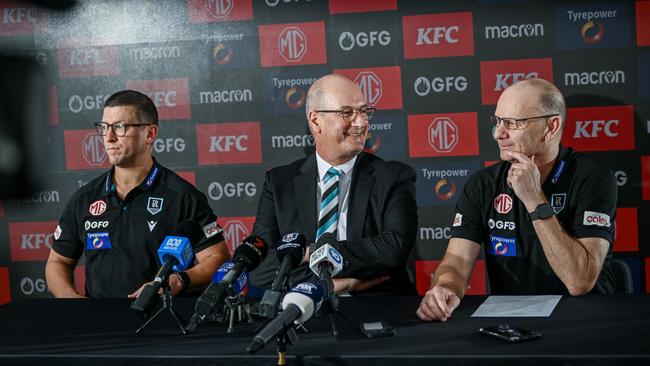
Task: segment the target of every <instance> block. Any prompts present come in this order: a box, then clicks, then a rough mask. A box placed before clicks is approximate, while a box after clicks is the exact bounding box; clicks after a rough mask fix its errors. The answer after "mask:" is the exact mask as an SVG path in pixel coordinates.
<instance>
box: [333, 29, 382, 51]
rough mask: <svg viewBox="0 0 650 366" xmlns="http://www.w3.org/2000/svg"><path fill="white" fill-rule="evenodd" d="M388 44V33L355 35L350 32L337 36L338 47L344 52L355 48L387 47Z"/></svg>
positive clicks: (373, 32)
mask: <svg viewBox="0 0 650 366" xmlns="http://www.w3.org/2000/svg"><path fill="white" fill-rule="evenodd" d="M389 44H390V33H388V31H385V30H383V31H371V32H359V33H357V34H356V35H355V34H353V33H352V32H343V33H341V35H340V36H339V47H341V49H342V50H344V51H350V50H351V49H353V48H355V47H361V48H363V47H373V46H375V45H381V46H388V45H389Z"/></svg>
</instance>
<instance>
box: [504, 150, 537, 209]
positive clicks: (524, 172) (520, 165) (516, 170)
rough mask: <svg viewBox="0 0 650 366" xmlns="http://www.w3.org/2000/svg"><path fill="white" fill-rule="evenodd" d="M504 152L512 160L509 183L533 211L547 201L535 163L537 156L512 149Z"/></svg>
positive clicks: (527, 207)
mask: <svg viewBox="0 0 650 366" xmlns="http://www.w3.org/2000/svg"><path fill="white" fill-rule="evenodd" d="M503 154H504V155H505V157H506V159H508V160H510V161H511V162H512V165H511V166H510V170H508V178H507V182H508V185H509V186H510V187H512V189H513V190H514V191H515V194H516V195H517V197H519V199H520V200H521V202H523V204H524V205H525V206H526V209H527V210H528V212H532V211H533V210H535V208H537V206H539V205H540V204H542V203H544V202H545V201H546V200H545V198H544V192H543V191H542V184H541V175H540V172H539V168H537V165H535V156H532V157H530V158H529V157H528V156H526V155H525V154H522V153H520V152H516V151H510V150H505V151H503Z"/></svg>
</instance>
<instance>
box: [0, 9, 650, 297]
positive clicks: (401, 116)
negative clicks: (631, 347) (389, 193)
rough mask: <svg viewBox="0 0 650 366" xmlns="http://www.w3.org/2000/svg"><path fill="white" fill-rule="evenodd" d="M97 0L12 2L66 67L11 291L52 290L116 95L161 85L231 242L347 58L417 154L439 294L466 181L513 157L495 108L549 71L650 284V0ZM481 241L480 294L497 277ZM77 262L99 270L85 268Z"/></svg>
mask: <svg viewBox="0 0 650 366" xmlns="http://www.w3.org/2000/svg"><path fill="white" fill-rule="evenodd" d="M80 3H81V4H80V5H79V6H78V7H76V8H74V9H73V10H72V11H69V12H66V13H55V12H48V11H44V10H42V9H39V8H34V7H33V6H32V5H25V4H23V3H20V2H15V1H5V2H1V3H0V14H1V16H2V18H1V22H0V54H3V55H12V54H21V55H29V56H31V57H34V58H35V59H36V60H37V61H38V62H39V63H40V64H42V65H43V66H44V67H45V68H46V69H47V71H48V73H49V76H50V82H49V85H50V87H49V93H50V99H49V100H50V104H49V108H50V109H49V120H48V121H47V124H45V125H44V126H43V128H44V129H46V130H47V132H48V133H49V138H48V140H47V144H48V147H49V149H50V153H49V154H48V156H47V157H43V158H44V159H48V166H49V169H48V172H47V173H48V174H47V177H48V178H47V181H46V182H44V185H43V187H42V190H41V191H39V192H37V193H35V194H34V195H33V196H31V197H29V198H27V199H19V200H6V201H4V202H0V303H6V302H9V301H11V300H12V299H17V298H23V297H47V296H50V294H49V293H48V291H47V286H46V283H45V281H44V264H45V260H46V258H47V255H48V252H49V249H50V246H51V244H52V240H53V232H54V229H55V228H56V225H57V221H58V219H59V217H60V215H61V213H62V211H63V209H64V206H65V204H66V202H67V201H68V199H69V198H70V197H71V195H72V194H73V192H74V191H75V190H77V189H78V188H79V187H82V186H83V185H85V184H87V182H88V181H89V180H90V179H92V178H93V177H95V176H97V175H98V174H100V172H102V171H103V170H104V169H106V168H108V166H109V165H108V161H107V159H106V154H105V152H104V150H103V148H102V143H101V138H100V137H98V136H97V135H96V133H95V131H94V130H93V123H94V122H96V121H98V120H99V119H100V118H101V111H102V104H103V102H104V100H105V99H106V98H107V97H108V96H109V95H110V94H112V93H113V92H115V91H118V90H121V89H125V88H132V89H136V90H139V91H142V92H144V93H146V94H148V95H150V96H151V98H152V99H153V100H154V102H155V104H156V105H157V106H158V109H159V112H160V136H159V138H158V140H156V142H155V144H154V146H153V150H154V153H155V156H156V157H157V158H158V159H159V161H160V162H162V163H163V164H164V165H166V166H168V167H170V168H172V169H173V170H175V171H177V172H179V174H181V175H182V176H183V177H184V178H185V179H187V180H188V181H190V182H191V183H192V184H194V185H195V186H196V187H197V188H198V189H199V190H201V191H202V192H204V193H205V194H206V196H207V197H208V200H209V202H210V204H211V205H212V207H213V208H214V210H215V212H216V213H217V215H218V216H219V223H220V224H221V225H222V226H223V228H224V229H225V237H226V239H227V241H228V245H229V248H230V249H231V250H232V249H233V248H234V246H235V245H236V244H237V243H238V242H239V241H240V240H241V239H242V238H244V237H245V236H247V235H248V234H249V233H250V231H251V228H252V225H253V222H254V220H255V218H254V216H255V210H256V206H257V200H258V198H259V195H260V191H261V188H262V186H261V184H262V182H263V178H264V172H265V171H266V170H267V169H269V168H271V167H273V166H276V165H279V164H285V163H288V162H290V161H293V160H295V159H298V158H300V157H302V156H304V155H305V154H309V153H310V152H311V151H313V144H314V142H313V139H312V137H311V136H310V134H309V132H308V130H307V127H306V122H305V117H304V103H305V94H306V91H307V89H308V88H309V86H310V85H311V84H312V83H313V82H314V81H315V80H316V79H317V78H319V77H320V76H322V75H324V74H326V73H330V72H336V73H340V74H343V75H346V76H347V77H349V78H351V79H352V80H354V81H355V82H356V83H358V84H359V86H360V87H361V89H362V90H363V92H364V94H365V96H366V98H367V99H368V103H369V104H370V105H373V106H375V107H376V108H377V112H376V114H375V116H374V117H373V119H372V121H371V125H370V130H371V138H370V139H369V140H368V143H367V145H366V151H368V152H370V153H373V154H377V155H379V156H381V157H383V158H385V159H395V160H400V161H404V162H406V163H409V164H411V165H412V166H413V167H414V168H415V169H416V172H417V175H418V180H417V200H418V204H419V208H418V213H419V218H420V225H419V227H418V232H417V244H416V246H415V248H414V250H413V253H412V256H411V260H410V261H409V264H408V265H409V268H410V270H411V271H412V273H413V278H414V281H415V282H416V285H417V288H418V289H419V291H420V292H421V293H422V292H424V291H426V289H427V286H428V283H429V278H430V277H429V276H430V273H431V271H433V270H434V269H435V268H436V267H437V265H438V264H439V261H440V259H441V258H442V256H443V254H444V252H445V248H446V245H447V242H448V240H449V235H450V226H451V225H452V220H453V209H454V204H455V203H456V201H457V199H458V195H459V192H461V191H462V189H463V186H464V184H465V182H467V180H468V178H469V176H470V175H471V174H472V173H474V172H476V171H477V170H479V169H481V168H483V167H484V166H487V165H489V164H491V163H493V162H494V161H495V160H497V159H498V154H497V146H496V143H495V142H494V141H493V139H492V137H491V136H492V126H490V124H489V122H488V115H489V114H490V113H493V112H494V108H495V104H496V101H497V99H498V97H499V95H500V93H501V92H502V91H503V90H504V89H505V88H506V87H508V86H509V85H511V84H512V83H514V82H516V81H518V80H522V79H525V78H531V77H540V78H545V79H548V80H551V81H553V82H554V83H556V84H557V85H558V87H559V88H560V89H561V90H562V91H563V92H564V93H565V94H566V97H567V100H568V104H569V110H568V121H567V127H566V129H565V131H564V136H563V140H562V141H563V143H564V144H566V145H568V146H573V147H574V148H576V149H578V150H580V151H585V152H587V153H588V154H591V155H593V156H595V157H596V158H598V159H599V160H600V161H601V162H602V163H603V164H604V165H605V166H607V167H608V168H610V169H612V170H613V171H614V172H615V174H616V177H617V181H618V186H619V202H618V207H619V208H618V215H617V222H616V228H617V230H616V232H617V235H616V241H615V245H614V250H615V256H616V257H619V258H621V259H623V260H625V261H626V262H627V263H629V264H630V267H631V268H632V269H633V271H632V272H633V276H634V278H633V280H634V286H635V289H636V291H637V292H648V291H649V290H650V283H649V281H648V278H650V227H649V226H648V225H642V223H643V222H646V220H648V218H649V217H650V202H649V201H650V143H648V141H649V134H650V108H649V107H648V105H649V101H650V100H649V99H650V66H649V65H650V26H649V24H650V1H605V2H602V1H593V2H577V1H576V2H567V1H561V2H548V1H544V2H541V1H540V2H534V1H528V2H521V1H498V0H483V1H481V0H479V1H476V2H457V1H398V0H357V1H349V0H329V1H328V0H188V1H180V0H179V1H173V0H169V1H138V0H132V1H118V2H113V1H82V2H80ZM142 229H143V230H146V228H145V227H143V228H142ZM482 258H483V257H482V256H481V260H480V261H479V262H478V263H477V265H476V267H475V271H474V273H473V275H472V279H471V281H470V282H471V285H470V290H469V291H470V293H475V294H484V293H488V292H489V288H488V287H487V286H486V281H485V269H484V262H483V260H482ZM82 265H83V261H82ZM76 274H77V276H76V283H77V286H79V288H83V283H84V278H83V269H82V267H79V268H78V269H77V271H76Z"/></svg>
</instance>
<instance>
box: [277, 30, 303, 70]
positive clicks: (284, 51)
mask: <svg viewBox="0 0 650 366" xmlns="http://www.w3.org/2000/svg"><path fill="white" fill-rule="evenodd" d="M278 50H279V51H280V55H281V56H282V58H284V59H285V61H287V62H299V61H300V60H302V58H303V56H305V53H307V36H305V33H303V32H302V31H301V30H300V28H298V27H287V28H284V30H282V33H280V37H278Z"/></svg>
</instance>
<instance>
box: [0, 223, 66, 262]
mask: <svg viewBox="0 0 650 366" xmlns="http://www.w3.org/2000/svg"><path fill="white" fill-rule="evenodd" d="M56 226H57V222H56V221H45V222H10V223H9V244H10V246H11V260H12V261H14V262H18V261H45V260H47V257H48V256H49V254H50V248H52V243H53V242H54V230H55V229H56Z"/></svg>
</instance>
